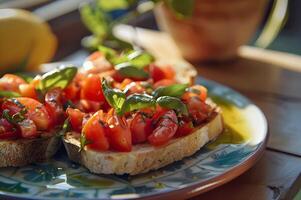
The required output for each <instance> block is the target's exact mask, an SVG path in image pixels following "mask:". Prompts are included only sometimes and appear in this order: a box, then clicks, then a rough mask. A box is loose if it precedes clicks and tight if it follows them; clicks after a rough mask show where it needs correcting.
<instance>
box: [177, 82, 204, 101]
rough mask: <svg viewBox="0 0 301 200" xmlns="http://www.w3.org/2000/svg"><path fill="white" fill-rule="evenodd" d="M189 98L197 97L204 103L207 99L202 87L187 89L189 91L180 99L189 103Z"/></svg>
mask: <svg viewBox="0 0 301 200" xmlns="http://www.w3.org/2000/svg"><path fill="white" fill-rule="evenodd" d="M191 97H199V98H200V100H202V101H205V100H206V98H207V88H205V87H204V86H202V85H194V86H192V87H190V88H189V91H187V92H185V93H184V94H183V96H182V99H184V100H186V101H189V99H190V98H191Z"/></svg>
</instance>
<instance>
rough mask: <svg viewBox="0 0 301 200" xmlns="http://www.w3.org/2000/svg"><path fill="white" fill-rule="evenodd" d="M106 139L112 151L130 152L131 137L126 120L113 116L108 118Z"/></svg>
mask: <svg viewBox="0 0 301 200" xmlns="http://www.w3.org/2000/svg"><path fill="white" fill-rule="evenodd" d="M108 125H109V126H108V131H109V132H108V138H109V141H110V147H111V148H112V149H113V150H116V151H121V152H129V151H131V150H132V136H131V131H130V128H129V127H128V125H127V123H126V120H125V119H124V118H122V117H119V116H117V115H116V114H113V115H112V116H110V117H109V118H108Z"/></svg>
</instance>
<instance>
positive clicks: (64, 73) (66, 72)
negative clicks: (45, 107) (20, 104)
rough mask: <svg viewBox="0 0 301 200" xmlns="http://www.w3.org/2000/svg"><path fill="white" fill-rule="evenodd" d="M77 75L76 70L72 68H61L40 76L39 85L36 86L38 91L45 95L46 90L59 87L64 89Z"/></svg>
mask: <svg viewBox="0 0 301 200" xmlns="http://www.w3.org/2000/svg"><path fill="white" fill-rule="evenodd" d="M76 73H77V68H76V67H73V66H61V67H59V68H57V69H55V70H52V71H50V72H48V73H46V74H44V75H43V76H42V79H41V81H40V83H39V84H38V86H37V89H38V90H41V91H42V93H44V94H45V93H46V92H47V91H48V90H50V89H52V88H55V87H60V88H62V89H64V88H65V87H67V85H68V84H69V83H70V82H71V81H72V79H73V78H74V76H75V75H76Z"/></svg>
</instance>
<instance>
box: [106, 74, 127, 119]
mask: <svg viewBox="0 0 301 200" xmlns="http://www.w3.org/2000/svg"><path fill="white" fill-rule="evenodd" d="M101 84H102V91H103V93H104V96H105V98H106V100H107V102H108V103H109V104H110V106H111V107H113V108H114V109H115V110H116V113H117V114H118V115H121V114H122V106H123V104H124V102H125V99H126V96H125V93H123V92H122V91H121V90H118V89H115V88H111V87H110V86H109V85H108V83H107V81H106V80H105V79H103V80H102V82H101Z"/></svg>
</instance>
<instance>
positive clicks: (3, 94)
mask: <svg viewBox="0 0 301 200" xmlns="http://www.w3.org/2000/svg"><path fill="white" fill-rule="evenodd" d="M20 96H21V95H20V94H19V93H17V92H12V91H4V90H1V91H0V97H7V98H13V97H20Z"/></svg>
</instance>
